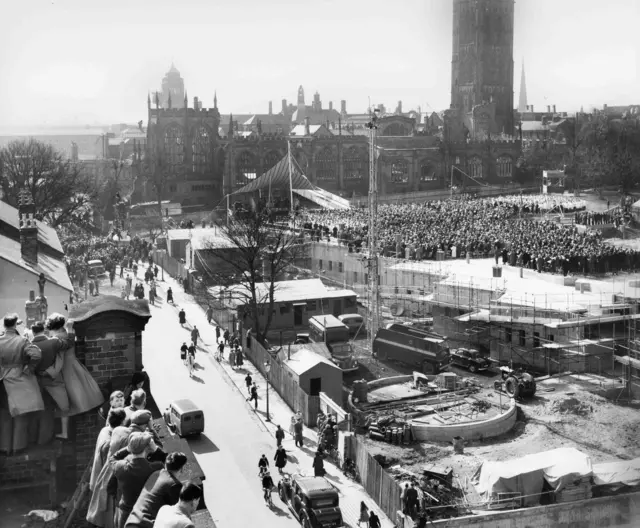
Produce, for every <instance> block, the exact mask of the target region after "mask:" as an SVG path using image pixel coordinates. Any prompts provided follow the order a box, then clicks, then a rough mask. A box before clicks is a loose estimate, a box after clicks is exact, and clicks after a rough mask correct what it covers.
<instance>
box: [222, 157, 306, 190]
mask: <svg viewBox="0 0 640 528" xmlns="http://www.w3.org/2000/svg"><path fill="white" fill-rule="evenodd" d="M291 186H292V187H293V188H294V189H313V188H314V186H313V184H312V183H311V182H310V181H309V180H308V179H307V177H306V176H305V175H304V174H302V171H301V170H300V169H299V168H298V167H297V164H296V163H292V172H291ZM269 187H273V188H281V187H286V188H287V189H288V188H289V160H288V157H287V156H285V157H284V158H282V159H281V160H280V161H279V162H278V163H276V164H275V165H274V166H273V167H271V168H270V169H269V170H268V171H267V172H265V173H264V174H263V175H262V176H260V177H259V178H256V179H255V180H253V181H252V182H251V183H248V184H247V185H245V186H244V187H242V188H241V189H239V190H238V191H236V192H235V193H234V194H240V193H250V192H255V191H258V190H261V189H268V188H269Z"/></svg>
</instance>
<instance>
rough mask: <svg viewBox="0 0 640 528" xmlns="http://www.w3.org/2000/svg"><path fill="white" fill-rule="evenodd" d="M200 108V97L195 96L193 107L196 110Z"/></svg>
mask: <svg viewBox="0 0 640 528" xmlns="http://www.w3.org/2000/svg"><path fill="white" fill-rule="evenodd" d="M199 108H200V105H199V104H198V98H197V97H194V98H193V109H194V110H198V109H199Z"/></svg>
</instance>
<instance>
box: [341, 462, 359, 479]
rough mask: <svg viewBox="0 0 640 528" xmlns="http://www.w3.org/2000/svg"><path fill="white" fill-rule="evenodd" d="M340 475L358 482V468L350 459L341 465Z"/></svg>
mask: <svg viewBox="0 0 640 528" xmlns="http://www.w3.org/2000/svg"><path fill="white" fill-rule="evenodd" d="M342 473H343V474H344V476H345V477H348V478H350V479H351V480H353V481H355V482H360V473H359V472H358V466H356V463H355V462H354V461H353V460H352V459H350V458H346V459H345V461H344V464H343V465H342Z"/></svg>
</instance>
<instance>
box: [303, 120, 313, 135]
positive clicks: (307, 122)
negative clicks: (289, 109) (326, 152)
mask: <svg viewBox="0 0 640 528" xmlns="http://www.w3.org/2000/svg"><path fill="white" fill-rule="evenodd" d="M304 135H305V136H310V135H311V118H310V117H309V116H307V117H305V118H304Z"/></svg>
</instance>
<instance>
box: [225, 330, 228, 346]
mask: <svg viewBox="0 0 640 528" xmlns="http://www.w3.org/2000/svg"><path fill="white" fill-rule="evenodd" d="M228 342H229V330H225V331H224V344H225V345H226V344H227V343H228Z"/></svg>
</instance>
